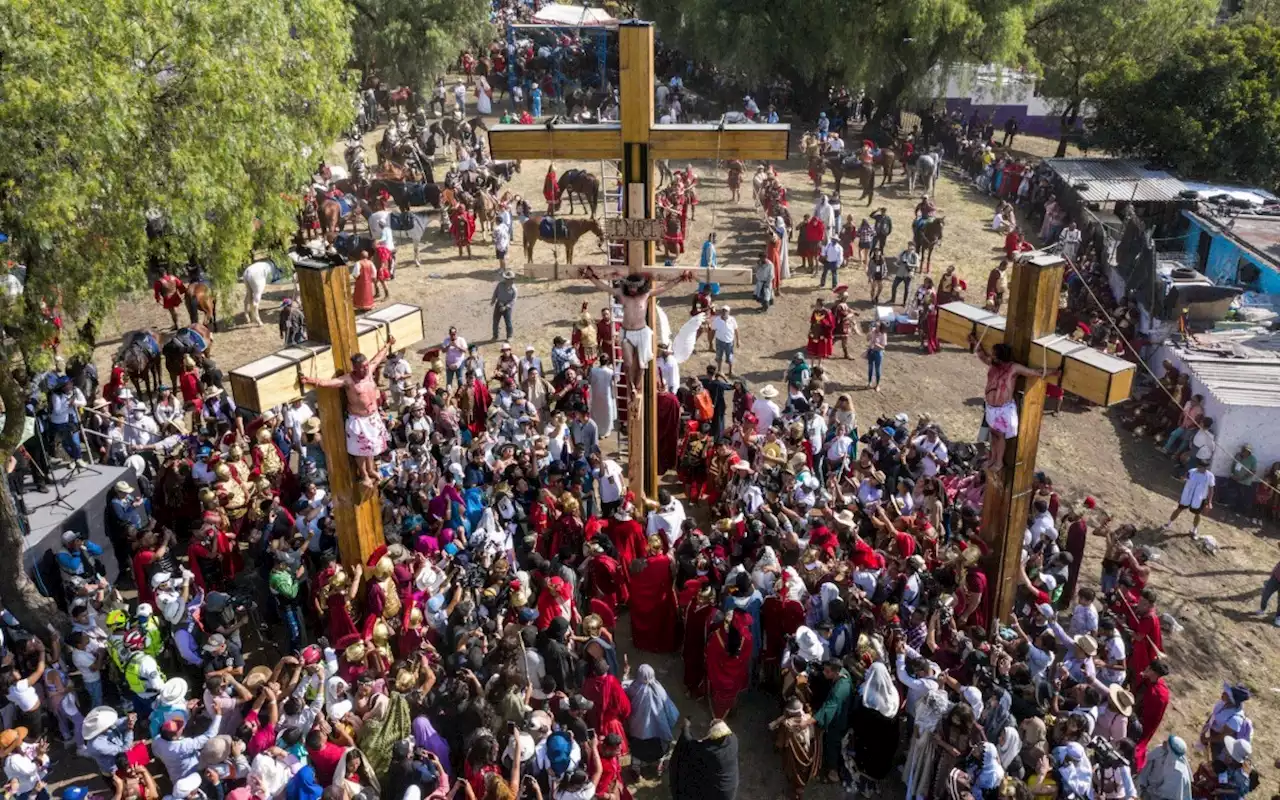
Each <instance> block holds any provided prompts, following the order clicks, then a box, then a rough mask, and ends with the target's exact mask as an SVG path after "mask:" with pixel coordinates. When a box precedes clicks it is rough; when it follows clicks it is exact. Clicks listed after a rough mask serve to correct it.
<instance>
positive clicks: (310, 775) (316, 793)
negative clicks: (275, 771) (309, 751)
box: [284, 765, 324, 800]
mask: <svg viewBox="0 0 1280 800" xmlns="http://www.w3.org/2000/svg"><path fill="white" fill-rule="evenodd" d="M322 794H324V787H323V786H321V785H320V784H319V783H317V782H316V771H315V769H314V768H312V767H311V766H310V765H308V766H305V767H303V768H302V769H300V770H298V773H297V774H296V775H294V776H293V778H291V779H290V780H289V782H288V783H287V784H285V787H284V796H285V800H320V796H321V795H322Z"/></svg>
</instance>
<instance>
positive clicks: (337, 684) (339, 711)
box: [324, 675, 352, 720]
mask: <svg viewBox="0 0 1280 800" xmlns="http://www.w3.org/2000/svg"><path fill="white" fill-rule="evenodd" d="M347 688H348V684H347V682H346V681H344V680H343V679H342V678H341V677H340V676H338V675H334V676H333V677H332V678H330V679H329V680H328V681H327V682H326V683H325V685H324V708H325V712H326V713H328V715H329V718H330V719H333V720H339V719H342V718H343V717H345V716H346V715H347V713H348V712H350V711H351V707H352V705H351V698H350V697H349V696H348V697H345V698H339V697H338V693H339V692H342V691H346V690H347Z"/></svg>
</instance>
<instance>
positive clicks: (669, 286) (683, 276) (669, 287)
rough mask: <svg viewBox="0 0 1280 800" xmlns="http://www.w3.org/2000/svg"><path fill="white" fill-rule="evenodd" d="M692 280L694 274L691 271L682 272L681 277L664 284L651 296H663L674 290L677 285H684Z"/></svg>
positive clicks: (678, 276)
mask: <svg viewBox="0 0 1280 800" xmlns="http://www.w3.org/2000/svg"><path fill="white" fill-rule="evenodd" d="M691 280H693V273H692V272H691V271H689V270H685V271H684V272H681V273H680V274H679V275H677V276H675V277H674V278H672V279H671V280H669V281H667V282H666V283H664V284H662V285H661V286H659V287H658V288H656V289H654V290H653V291H652V292H651V293H650V295H649V296H650V297H658V296H659V295H662V294H664V293H666V292H669V291H670V290H672V289H674V288H675V286H676V284H678V283H684V282H685V281H691Z"/></svg>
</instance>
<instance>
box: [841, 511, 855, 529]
mask: <svg viewBox="0 0 1280 800" xmlns="http://www.w3.org/2000/svg"><path fill="white" fill-rule="evenodd" d="M836 524H837V525H839V526H840V527H842V528H854V527H857V525H858V521H857V520H856V519H854V518H853V512H852V511H850V510H849V509H847V508H846V509H845V510H844V511H838V512H836Z"/></svg>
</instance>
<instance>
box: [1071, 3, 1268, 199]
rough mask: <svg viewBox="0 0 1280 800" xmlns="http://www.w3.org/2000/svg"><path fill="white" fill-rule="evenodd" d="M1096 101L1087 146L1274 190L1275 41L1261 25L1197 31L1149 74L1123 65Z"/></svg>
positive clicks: (1106, 78) (1099, 86)
mask: <svg viewBox="0 0 1280 800" xmlns="http://www.w3.org/2000/svg"><path fill="white" fill-rule="evenodd" d="M1093 94H1094V96H1095V97H1096V102H1097V115H1096V118H1095V120H1094V131H1093V136H1092V140H1091V143H1092V144H1095V145H1097V146H1099V147H1101V148H1103V149H1105V150H1108V151H1111V152H1115V153H1118V154H1122V155H1132V156H1137V157H1140V158H1145V159H1148V160H1151V161H1154V162H1156V163H1158V164H1161V165H1165V166H1168V167H1172V168H1175V169H1177V170H1178V171H1179V172H1180V173H1181V174H1183V175H1185V176H1187V177H1191V178H1207V179H1217V180H1231V181H1241V182H1246V183H1253V184H1258V185H1261V186H1264V187H1267V188H1272V187H1275V186H1276V184H1277V181H1280V33H1278V32H1277V29H1275V28H1273V27H1271V26H1269V25H1267V24H1266V23H1263V22H1260V21H1258V22H1248V23H1244V24H1234V25H1224V26H1217V27H1213V28H1201V29H1198V30H1195V31H1193V32H1192V33H1191V34H1190V35H1189V36H1188V37H1187V38H1186V39H1185V41H1183V43H1182V44H1181V46H1180V47H1178V48H1177V49H1175V50H1173V51H1172V52H1170V53H1168V54H1167V55H1166V56H1165V57H1164V58H1163V59H1162V60H1160V61H1159V62H1158V63H1157V64H1156V65H1155V66H1154V67H1152V68H1149V69H1144V68H1143V67H1142V66H1141V65H1140V64H1138V63H1137V62H1136V61H1135V60H1134V59H1132V58H1126V59H1124V60H1122V61H1120V62H1118V63H1117V64H1115V65H1114V66H1113V67H1112V68H1111V69H1109V70H1107V71H1106V73H1105V74H1103V75H1102V76H1101V77H1100V78H1099V79H1098V80H1097V82H1096V84H1095V87H1094V90H1093ZM1136 98H1141V99H1140V100H1136Z"/></svg>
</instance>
